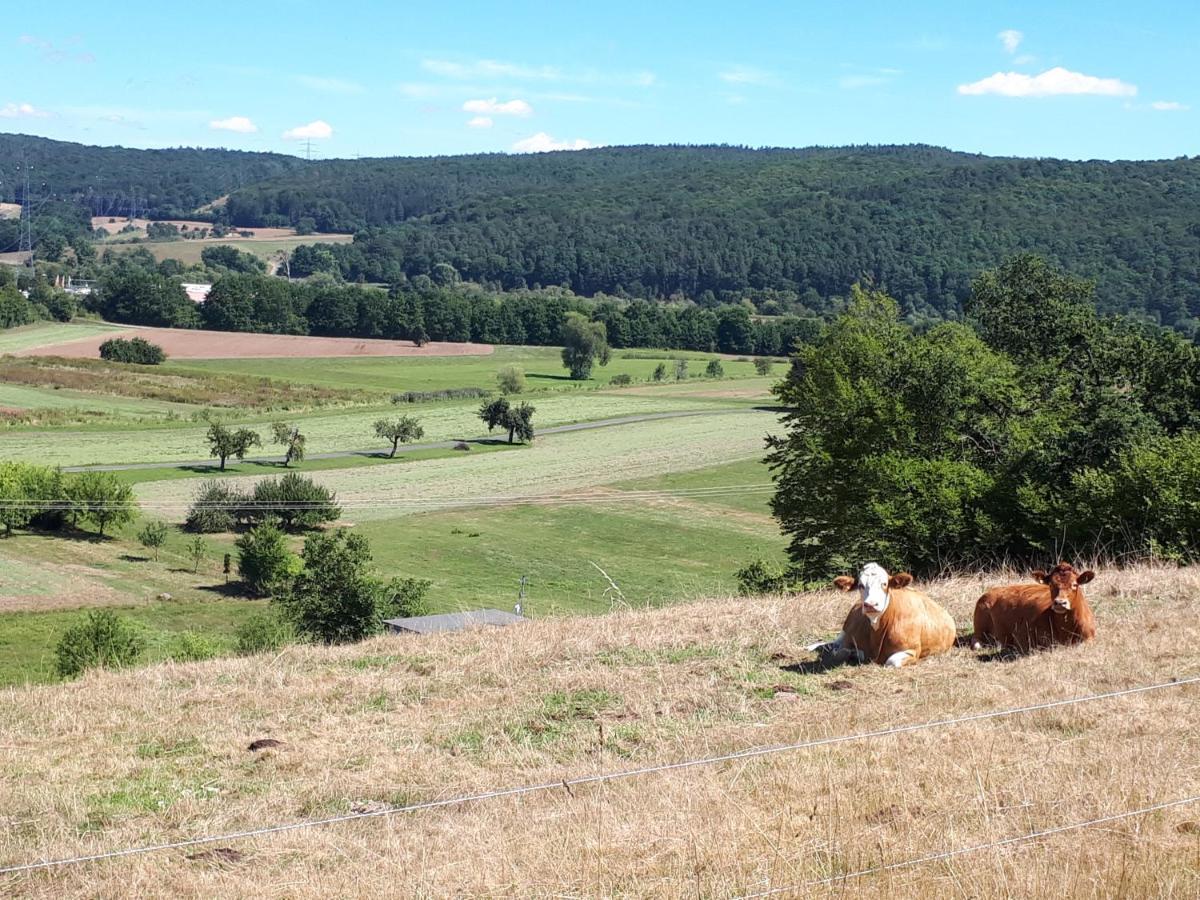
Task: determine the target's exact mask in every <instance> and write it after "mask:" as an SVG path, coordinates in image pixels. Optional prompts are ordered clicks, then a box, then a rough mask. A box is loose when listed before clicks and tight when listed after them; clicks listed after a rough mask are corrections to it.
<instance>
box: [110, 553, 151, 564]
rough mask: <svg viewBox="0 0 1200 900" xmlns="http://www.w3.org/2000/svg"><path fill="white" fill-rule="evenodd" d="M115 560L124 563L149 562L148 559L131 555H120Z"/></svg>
mask: <svg viewBox="0 0 1200 900" xmlns="http://www.w3.org/2000/svg"><path fill="white" fill-rule="evenodd" d="M117 559H120V560H124V561H125V562H138V563H143V562H150V557H148V556H134V555H133V554H132V553H122V554H121V555H120V556H118V557H117Z"/></svg>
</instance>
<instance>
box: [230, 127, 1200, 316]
mask: <svg viewBox="0 0 1200 900" xmlns="http://www.w3.org/2000/svg"><path fill="white" fill-rule="evenodd" d="M227 214H228V215H229V216H230V218H231V220H232V221H233V222H234V223H236V224H238V225H243V226H262V225H271V224H295V223H297V222H299V220H300V219H301V218H304V217H311V218H312V219H313V220H314V221H315V224H316V227H317V228H319V229H320V230H323V231H356V230H359V229H364V228H367V229H372V230H371V233H370V235H369V236H368V235H363V236H362V237H361V239H360V240H358V241H356V243H355V245H354V247H353V248H350V247H343V248H339V249H338V250H337V251H336V252H335V255H336V256H337V257H338V260H339V262H340V263H341V266H342V269H343V273H344V274H345V275H347V276H348V277H351V278H357V277H358V276H360V275H361V276H362V277H364V278H366V279H367V280H372V281H394V280H396V279H397V278H398V277H399V276H400V275H401V274H403V275H407V276H409V277H411V276H414V275H418V274H428V273H430V272H432V270H433V267H434V266H435V265H436V264H437V263H441V262H446V263H449V264H451V265H453V266H454V267H455V269H457V270H458V271H459V272H460V273H461V274H462V275H463V277H465V278H470V279H473V280H483V281H495V282H499V283H501V284H502V285H504V286H505V287H514V286H519V285H521V284H523V283H524V284H530V285H532V284H534V283H538V284H543V285H545V284H564V283H565V284H569V285H570V286H571V287H572V288H573V289H574V290H575V291H577V292H580V293H584V294H594V293H596V292H599V291H604V292H610V293H620V292H622V291H624V292H628V293H629V294H632V295H636V296H659V297H666V296H670V295H671V294H674V293H682V294H684V295H686V296H688V297H691V298H695V299H698V300H703V299H705V298H706V296H707V294H708V292H712V293H713V294H714V295H716V296H718V297H724V298H725V299H728V298H729V295H731V294H734V295H736V294H738V293H742V292H747V291H754V290H758V291H781V292H783V293H784V296H783V298H782V300H783V301H784V302H785V303H786V302H788V300H789V299H793V300H794V299H799V300H800V301H802V302H804V303H805V305H807V306H808V307H809V308H812V309H816V310H821V309H823V308H824V307H825V306H826V305H827V301H828V298H830V297H831V296H838V295H842V294H844V293H845V292H846V290H847V288H848V287H849V286H850V284H851V283H853V282H854V281H855V280H856V279H859V278H862V277H864V276H866V277H872V278H874V279H875V281H876V282H878V283H880V284H882V285H883V286H885V287H886V288H887V289H888V290H889V291H890V292H891V293H893V294H894V295H895V296H897V297H898V298H899V299H900V300H901V301H902V302H903V304H904V305H905V307H906V310H907V311H908V312H909V313H910V314H913V315H915V316H918V317H924V316H941V315H953V314H955V313H956V311H957V309H958V306H959V303H960V302H961V300H962V299H963V297H964V296H965V295H966V293H967V289H968V285H969V283H970V280H971V279H972V278H973V277H974V275H975V274H976V273H978V272H979V271H980V270H981V269H983V268H986V267H990V266H993V265H996V264H997V263H999V262H1001V261H1002V260H1003V259H1005V258H1006V257H1008V256H1011V255H1012V254H1014V253H1017V252H1020V251H1026V250H1031V251H1034V252H1037V253H1040V254H1043V255H1045V256H1047V257H1048V258H1050V259H1051V260H1053V261H1055V262H1057V263H1059V264H1061V265H1063V266H1064V267H1066V268H1067V269H1069V270H1070V271H1072V272H1073V273H1076V274H1079V275H1085V276H1088V277H1094V278H1095V279H1097V281H1098V292H1097V293H1098V297H1099V300H1100V303H1101V305H1102V306H1103V307H1104V308H1105V309H1107V310H1113V311H1118V310H1119V311H1138V312H1141V311H1145V312H1147V313H1149V314H1151V315H1152V316H1153V317H1155V318H1157V319H1160V320H1161V321H1163V322H1164V323H1166V324H1171V325H1186V324H1187V323H1188V320H1189V319H1191V318H1193V317H1197V316H1200V158H1193V159H1178V160H1170V161H1160V162H1068V161H1063V160H1054V159H1003V158H989V157H985V156H977V155H970V154H963V153H953V152H950V151H947V150H941V149H938V148H933V147H925V146H911V147H862V148H845V149H808V150H748V149H742V148H736V147H614V148H606V149H599V150H589V151H581V152H573V153H553V154H536V155H528V156H504V155H484V156H462V157H437V158H428V159H373V160H361V161H333V162H326V163H320V164H317V165H313V166H312V167H310V168H306V169H304V170H303V171H302V172H299V173H296V174H294V175H290V176H287V177H284V178H279V179H273V180H270V181H266V182H263V183H259V184H256V185H251V186H249V187H246V188H243V189H242V190H240V191H236V192H234V193H233V194H232V196H231V197H230V199H229V204H228V207H227Z"/></svg>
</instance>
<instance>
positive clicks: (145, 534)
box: [138, 521, 168, 562]
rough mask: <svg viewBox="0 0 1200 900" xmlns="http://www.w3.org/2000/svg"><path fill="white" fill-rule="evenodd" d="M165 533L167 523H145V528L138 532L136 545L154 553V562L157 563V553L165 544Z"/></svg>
mask: <svg viewBox="0 0 1200 900" xmlns="http://www.w3.org/2000/svg"><path fill="white" fill-rule="evenodd" d="M167 532H168V529H167V523H166V522H159V521H154V522H147V523H146V527H145V528H143V529H142V530H141V531H140V532H138V543H139V544H141V545H142V546H143V547H145V548H146V549H147V550H152V551H153V552H154V561H155V562H158V551H159V550H161V549H162V546H163V544H165V543H166V542H167Z"/></svg>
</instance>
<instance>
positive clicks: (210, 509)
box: [183, 480, 247, 534]
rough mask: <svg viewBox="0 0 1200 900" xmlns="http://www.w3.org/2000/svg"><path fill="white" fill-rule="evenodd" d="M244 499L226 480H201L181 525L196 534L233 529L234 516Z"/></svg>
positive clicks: (217, 532) (244, 502)
mask: <svg viewBox="0 0 1200 900" xmlns="http://www.w3.org/2000/svg"><path fill="white" fill-rule="evenodd" d="M246 499H247V498H246V495H245V494H243V493H242V492H241V491H239V490H237V489H236V488H235V487H233V485H231V484H230V483H229V482H228V481H213V480H209V481H204V482H201V484H200V489H199V490H198V491H196V499H195V500H193V501H192V508H191V509H189V510H188V514H187V519H186V520H185V521H184V525H183V527H184V528H186V529H187V530H188V531H192V532H195V533H197V534H219V533H220V532H223V531H233V527H234V524H235V516H236V515H237V514H238V512H239V510H240V509H241V508H242V507H243V506H245V504H246Z"/></svg>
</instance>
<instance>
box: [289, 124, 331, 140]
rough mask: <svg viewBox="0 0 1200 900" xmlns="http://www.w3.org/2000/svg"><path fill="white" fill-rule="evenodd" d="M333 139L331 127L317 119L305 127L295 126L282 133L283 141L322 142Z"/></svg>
mask: <svg viewBox="0 0 1200 900" xmlns="http://www.w3.org/2000/svg"><path fill="white" fill-rule="evenodd" d="M331 137H333V126H332V125H330V124H329V123H328V122H324V121H322V120H321V119H317V120H316V121H315V122H309V123H308V124H307V125H297V126H296V127H295V128H289V129H288V130H287V131H285V132H284V133H283V139H284V140H285V141H303V140H324V139H325V138H331Z"/></svg>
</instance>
